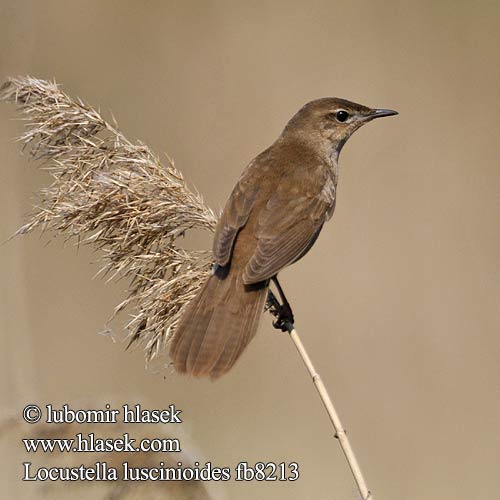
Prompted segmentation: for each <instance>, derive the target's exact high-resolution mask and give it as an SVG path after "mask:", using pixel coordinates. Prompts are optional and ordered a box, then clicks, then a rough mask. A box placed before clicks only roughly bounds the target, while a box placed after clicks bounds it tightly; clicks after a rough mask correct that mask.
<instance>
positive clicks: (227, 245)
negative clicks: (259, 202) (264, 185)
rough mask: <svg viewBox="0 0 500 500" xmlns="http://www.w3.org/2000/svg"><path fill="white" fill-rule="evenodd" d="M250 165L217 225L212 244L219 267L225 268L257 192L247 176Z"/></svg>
mask: <svg viewBox="0 0 500 500" xmlns="http://www.w3.org/2000/svg"><path fill="white" fill-rule="evenodd" d="M251 167H252V164H250V165H249V167H248V168H247V169H246V170H245V171H244V172H243V174H242V176H241V177H240V179H239V181H238V182H237V184H236V186H235V187H234V189H233V192H232V193H231V196H230V197H229V200H228V201H227V203H226V206H225V207H224V211H223V212H222V216H221V218H220V220H219V222H218V223H217V228H216V230H215V237H214V242H213V254H214V259H215V262H216V263H217V264H219V265H220V266H225V265H226V264H227V263H228V262H229V260H230V258H231V253H232V250H233V245H234V240H235V238H236V235H237V234H238V231H239V230H240V229H241V228H242V227H243V226H244V225H245V224H246V223H247V220H248V217H249V216H250V211H251V210H252V207H253V204H254V202H255V199H256V197H257V193H258V190H259V186H258V183H257V182H255V178H254V177H252V176H250V175H248V174H249V173H250V172H251Z"/></svg>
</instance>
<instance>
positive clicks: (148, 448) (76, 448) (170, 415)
mask: <svg viewBox="0 0 500 500" xmlns="http://www.w3.org/2000/svg"><path fill="white" fill-rule="evenodd" d="M181 413H182V410H179V409H176V407H175V405H174V404H170V405H169V406H168V408H165V409H144V408H141V406H140V405H139V404H136V405H133V406H129V405H127V404H125V405H123V406H122V407H121V408H120V409H112V408H111V407H110V405H109V404H107V405H106V406H105V408H104V409H85V410H83V409H78V410H74V409H72V408H70V407H69V405H63V406H62V407H61V408H54V407H53V406H52V405H46V406H45V411H43V410H42V409H41V408H40V407H39V406H38V405H35V404H30V405H27V406H26V407H25V408H24V410H23V419H24V420H25V421H26V422H28V423H31V424H34V423H37V422H40V421H41V420H42V418H43V417H45V418H44V419H43V421H44V422H45V423H46V424H49V425H57V424H89V423H92V424H114V423H118V422H121V423H123V424H180V423H182V419H181V417H180V414H181ZM22 442H23V444H24V448H25V450H26V452H28V453H37V452H39V451H41V452H43V453H54V452H59V453H116V452H118V453H122V452H126V453H127V452H128V453H137V452H142V453H151V452H153V453H179V452H181V451H182V447H181V443H180V441H179V439H176V438H164V437H156V438H142V439H139V440H137V439H135V438H133V437H131V436H130V434H129V433H128V432H124V433H123V434H121V435H120V436H118V437H113V438H110V437H99V436H96V434H95V433H94V432H90V433H87V434H85V433H82V432H78V433H76V434H75V435H74V437H70V438H50V439H48V438H38V437H27V438H24V439H22ZM298 478H299V466H298V464H297V463H296V462H279V463H276V462H256V463H255V464H253V465H251V464H249V463H248V462H246V461H241V462H239V463H238V464H236V465H235V466H234V467H227V466H224V467H219V466H214V465H212V463H211V462H205V463H204V464H203V465H201V464H200V462H194V464H189V465H187V464H183V463H182V462H180V461H178V462H177V463H176V465H175V466H167V465H165V462H163V461H160V462H159V463H158V465H155V466H152V467H151V466H148V467H138V466H136V465H133V466H132V465H130V464H129V462H127V461H124V462H122V463H121V467H114V466H113V467H111V466H109V465H108V464H107V462H106V461H97V462H94V463H91V464H81V465H79V466H77V467H64V466H60V467H57V466H55V467H43V466H37V465H34V464H33V463H32V462H28V461H27V462H23V477H22V479H23V481H118V480H123V481H192V480H195V481H229V480H230V479H235V480H236V481H254V480H255V481H296V480H297V479H298Z"/></svg>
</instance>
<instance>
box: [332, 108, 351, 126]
mask: <svg viewBox="0 0 500 500" xmlns="http://www.w3.org/2000/svg"><path fill="white" fill-rule="evenodd" d="M348 118H349V113H348V112H347V111H344V110H343V109H341V110H339V111H337V112H336V113H335V119H336V120H337V121H338V122H340V123H344V122H345V121H347V119H348Z"/></svg>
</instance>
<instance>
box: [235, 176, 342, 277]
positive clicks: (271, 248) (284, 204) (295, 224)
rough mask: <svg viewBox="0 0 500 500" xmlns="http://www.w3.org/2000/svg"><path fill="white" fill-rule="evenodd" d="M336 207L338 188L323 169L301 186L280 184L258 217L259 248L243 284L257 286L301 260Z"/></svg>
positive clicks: (249, 263) (287, 183)
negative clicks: (336, 189) (336, 190)
mask: <svg viewBox="0 0 500 500" xmlns="http://www.w3.org/2000/svg"><path fill="white" fill-rule="evenodd" d="M302 180H303V179H302ZM291 186H293V187H294V189H291ZM297 191H298V192H297ZM334 207H335V185H334V182H333V180H332V178H331V177H330V176H329V175H328V174H327V173H326V172H324V171H322V170H319V171H316V172H315V173H313V174H312V175H311V176H309V177H308V178H307V181H306V182H303V183H302V185H300V184H298V183H297V181H294V180H292V179H287V180H285V181H284V182H282V183H280V185H279V187H278V189H277V190H276V191H275V193H274V194H273V195H272V196H271V198H270V199H269V201H268V202H267V205H266V207H265V209H264V210H263V211H262V213H261V214H260V216H259V220H258V223H257V227H256V230H255V236H256V237H257V239H258V245H257V248H256V250H255V253H254V254H253V256H252V258H251V259H250V261H249V262H248V264H247V266H246V268H245V272H244V275H243V280H244V282H245V283H246V284H251V283H258V282H259V281H263V280H266V279H269V278H272V277H273V276H275V275H276V274H277V273H278V272H279V271H280V270H281V269H283V268H284V267H286V266H288V265H289V264H292V263H293V262H295V261H296V260H298V259H299V258H301V257H302V256H303V255H304V254H305V253H306V252H307V251H308V250H309V248H310V247H311V245H312V244H313V243H314V241H315V240H316V238H317V236H318V234H319V232H320V231H321V228H322V226H323V224H324V222H325V221H326V220H328V219H329V218H330V216H331V215H332V213H333V210H334Z"/></svg>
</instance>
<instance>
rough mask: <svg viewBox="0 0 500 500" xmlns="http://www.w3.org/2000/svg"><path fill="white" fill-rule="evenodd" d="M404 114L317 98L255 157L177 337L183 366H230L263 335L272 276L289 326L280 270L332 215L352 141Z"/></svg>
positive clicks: (198, 372) (194, 371) (215, 370)
mask: <svg viewBox="0 0 500 500" xmlns="http://www.w3.org/2000/svg"><path fill="white" fill-rule="evenodd" d="M397 114H398V113H397V111H393V110H391V109H374V108H369V107H367V106H363V105H361V104H357V103H355V102H351V101H348V100H345V99H340V98H336V97H325V98H321V99H316V100H313V101H311V102H308V103H307V104H305V105H304V106H303V107H302V108H301V109H300V110H299V111H298V112H297V113H296V114H295V115H294V116H293V117H292V118H291V119H290V121H289V122H288V123H287V124H286V126H285V128H284V129H283V132H282V133H281V135H280V136H279V137H278V139H277V140H276V141H275V142H274V143H273V144H272V145H271V146H270V147H269V148H267V149H266V150H265V151H263V152H262V153H260V154H259V155H258V156H256V157H255V158H254V159H253V160H252V161H251V162H250V163H249V164H248V166H247V167H246V169H245V170H244V171H243V173H242V174H241V176H240V178H239V179H238V181H237V183H236V186H235V187H234V189H233V191H232V193H231V195H230V197H229V199H228V201H227V203H226V205H225V207H224V210H223V211H222V214H221V216H220V218H219V220H218V223H217V227H216V230H215V235H214V240H213V248H212V252H213V261H214V264H213V268H212V272H211V274H210V276H209V277H208V279H207V280H206V281H205V282H204V283H203V284H202V286H201V288H200V290H199V291H198V293H197V295H196V296H195V297H194V298H193V299H192V300H191V301H190V303H189V304H188V305H187V307H186V310H185V312H184V314H183V315H182V317H181V319H180V321H179V324H178V325H177V328H176V330H175V332H174V334H173V338H172V341H171V344H170V350H169V353H170V358H171V360H172V364H173V366H174V368H175V370H176V371H177V372H179V373H185V374H189V375H192V376H196V377H210V378H211V379H217V378H219V377H220V376H221V375H223V374H225V373H227V372H228V371H229V370H230V369H231V368H232V367H233V366H234V364H235V362H236V361H237V360H238V358H239V357H240V355H241V353H242V352H243V350H244V349H245V348H246V346H247V345H248V344H249V342H250V341H251V340H252V338H253V337H254V336H255V334H256V332H257V328H258V325H259V321H260V318H261V316H262V313H263V311H264V308H265V305H266V299H267V297H268V289H269V286H270V283H271V281H274V282H275V283H276V284H277V286H278V287H279V288H278V291H279V292H280V295H281V298H282V300H283V304H282V305H281V310H280V315H279V317H278V324H276V323H275V326H277V327H279V328H281V329H283V330H285V328H289V324H290V323H293V314H292V312H291V308H290V307H289V304H288V301H287V300H286V297H284V294H283V293H282V289H281V287H280V286H279V282H278V281H277V275H278V273H279V272H280V271H281V270H282V269H283V268H285V267H287V266H289V265H290V264H293V263H294V262H296V261H297V260H299V259H300V258H302V257H303V256H304V255H305V254H306V253H307V252H308V251H309V249H310V248H311V247H312V245H313V244H314V243H315V241H316V239H317V237H318V235H319V233H320V232H321V230H322V228H323V225H324V224H325V222H327V221H328V220H329V219H330V218H331V217H332V215H333V212H334V210H335V204H336V200H337V183H338V178H339V166H338V159H339V154H340V151H341V150H342V147H343V146H344V144H345V143H346V141H347V140H348V139H349V137H350V136H351V135H352V134H353V133H354V132H355V131H356V130H358V129H359V128H360V127H361V126H363V125H364V124H366V123H368V122H370V121H371V120H373V119H375V118H379V117H384V116H392V115H397ZM273 297H274V296H273Z"/></svg>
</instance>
